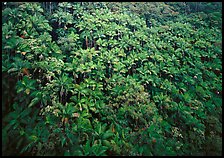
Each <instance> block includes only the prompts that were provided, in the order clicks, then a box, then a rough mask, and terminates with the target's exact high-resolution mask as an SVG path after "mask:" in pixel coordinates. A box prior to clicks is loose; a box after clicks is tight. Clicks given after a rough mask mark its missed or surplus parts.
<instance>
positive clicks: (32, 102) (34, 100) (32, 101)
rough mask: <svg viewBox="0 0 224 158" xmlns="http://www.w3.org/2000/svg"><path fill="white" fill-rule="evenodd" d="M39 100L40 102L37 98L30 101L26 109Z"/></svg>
mask: <svg viewBox="0 0 224 158" xmlns="http://www.w3.org/2000/svg"><path fill="white" fill-rule="evenodd" d="M39 100H40V99H39V98H34V99H32V100H31V102H30V104H29V105H28V107H29V108H30V107H32V106H34V105H36V104H37V103H38V102H39Z"/></svg>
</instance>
